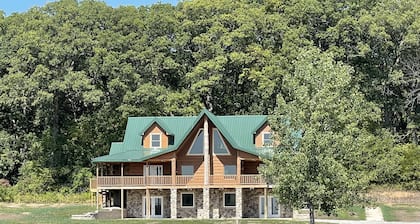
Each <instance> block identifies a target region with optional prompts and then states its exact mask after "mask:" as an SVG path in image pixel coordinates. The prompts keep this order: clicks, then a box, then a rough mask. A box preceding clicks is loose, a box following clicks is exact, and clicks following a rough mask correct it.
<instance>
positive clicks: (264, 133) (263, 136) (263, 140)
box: [261, 131, 273, 146]
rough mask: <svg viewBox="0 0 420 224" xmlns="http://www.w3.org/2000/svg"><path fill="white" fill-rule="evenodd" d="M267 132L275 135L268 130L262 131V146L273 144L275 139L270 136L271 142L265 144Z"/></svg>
mask: <svg viewBox="0 0 420 224" xmlns="http://www.w3.org/2000/svg"><path fill="white" fill-rule="evenodd" d="M266 134H268V135H270V136H271V137H272V135H273V133H271V132H268V131H265V132H262V133H261V140H262V146H273V139H272V138H269V140H270V144H265V140H266V138H265V135H266Z"/></svg>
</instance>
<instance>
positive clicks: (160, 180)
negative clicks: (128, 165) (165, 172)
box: [147, 176, 172, 186]
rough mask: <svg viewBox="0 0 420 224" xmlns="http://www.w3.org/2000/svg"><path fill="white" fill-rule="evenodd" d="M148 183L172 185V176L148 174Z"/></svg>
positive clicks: (152, 184)
mask: <svg viewBox="0 0 420 224" xmlns="http://www.w3.org/2000/svg"><path fill="white" fill-rule="evenodd" d="M147 185H151V186H165V185H172V176H148V177H147Z"/></svg>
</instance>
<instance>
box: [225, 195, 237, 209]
mask: <svg viewBox="0 0 420 224" xmlns="http://www.w3.org/2000/svg"><path fill="white" fill-rule="evenodd" d="M235 205H236V194H235V192H226V193H224V194H223V206H225V207H235Z"/></svg>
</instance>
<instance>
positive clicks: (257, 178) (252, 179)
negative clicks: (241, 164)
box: [241, 174, 266, 184]
mask: <svg viewBox="0 0 420 224" xmlns="http://www.w3.org/2000/svg"><path fill="white" fill-rule="evenodd" d="M265 183H266V182H265V180H264V178H263V177H262V176H261V175H258V174H243V175H241V184H265Z"/></svg>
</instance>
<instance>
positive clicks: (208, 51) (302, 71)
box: [0, 0, 420, 191]
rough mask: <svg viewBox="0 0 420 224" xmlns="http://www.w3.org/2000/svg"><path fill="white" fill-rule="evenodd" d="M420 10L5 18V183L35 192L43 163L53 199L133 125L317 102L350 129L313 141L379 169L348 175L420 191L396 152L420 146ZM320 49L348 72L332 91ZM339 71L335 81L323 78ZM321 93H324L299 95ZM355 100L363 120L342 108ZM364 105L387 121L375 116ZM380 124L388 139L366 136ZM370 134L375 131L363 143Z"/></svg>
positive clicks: (88, 12) (314, 5) (124, 11)
mask: <svg viewBox="0 0 420 224" xmlns="http://www.w3.org/2000/svg"><path fill="white" fill-rule="evenodd" d="M418 11H420V8H419V4H418V2H417V1H415V0H402V1H391V0H386V1H366V0H364V1H358V2H352V1H344V2H342V1H332V0H327V1H318V0H303V1H302V0H299V1H297V0H291V1H275V0H263V1H245V0H240V1H228V0H215V1H205V0H193V1H182V2H180V3H179V4H178V5H177V6H172V5H169V4H156V5H152V6H145V7H138V8H136V7H130V6H124V7H119V8H112V7H110V6H107V5H106V4H105V3H104V2H101V1H96V0H92V1H91V0H86V1H75V0H61V1H56V2H51V3H48V4H46V5H45V6H43V7H36V8H32V9H30V10H29V11H27V12H24V13H17V14H13V15H10V16H0V41H1V43H2V47H1V49H0V130H1V132H0V178H1V177H4V178H7V179H8V180H10V181H11V183H12V184H15V183H17V182H18V181H22V180H23V182H25V181H26V180H25V178H28V174H27V175H26V177H25V175H21V176H20V177H19V175H20V174H19V168H20V167H21V166H22V165H23V164H27V163H28V162H32V163H33V164H36V166H35V165H34V166H35V167H37V168H36V169H45V170H41V172H40V173H41V174H40V175H42V176H43V178H46V179H49V177H50V178H52V179H53V180H54V181H50V180H49V181H41V182H43V183H45V184H47V185H48V186H46V188H47V189H50V188H58V187H60V186H73V184H74V183H77V184H76V185H75V186H74V190H76V189H78V188H80V189H81V188H83V185H84V184H82V183H81V182H83V181H81V179H83V178H85V177H81V176H80V177H79V176H77V175H75V174H74V170H79V169H80V167H86V168H91V163H90V159H91V158H93V157H96V156H99V155H103V154H106V153H107V152H108V150H109V146H110V142H112V141H120V140H121V136H123V135H122V134H121V133H122V132H123V129H124V126H125V122H126V119H127V116H143V115H146V116H150V115H193V114H196V113H197V112H198V111H200V109H201V108H202V107H207V108H208V109H210V110H212V112H214V113H215V114H218V115H224V114H268V113H271V112H273V111H274V109H275V108H281V107H282V105H283V104H284V102H289V101H291V100H293V99H294V98H295V97H296V96H298V95H301V96H302V97H312V99H313V103H312V104H311V105H308V107H306V108H299V109H295V111H293V113H296V114H300V113H302V112H301V111H302V110H305V111H312V110H313V109H314V108H315V109H319V108H321V107H322V108H324V109H325V111H324V112H322V111H320V110H318V111H315V112H316V113H314V114H313V118H314V123H315V122H318V123H319V124H320V126H319V127H318V129H319V128H321V127H323V128H324V129H325V130H329V131H331V132H334V131H337V129H340V130H341V129H343V131H342V136H340V135H338V136H335V137H331V136H330V137H328V135H322V136H319V135H320V134H317V133H319V132H317V133H314V134H313V136H312V137H313V139H318V138H322V139H326V140H325V142H322V144H324V145H327V144H330V143H331V144H334V147H337V148H340V147H343V146H344V145H341V146H340V145H338V143H335V142H336V139H340V138H341V137H343V136H345V135H347V134H348V135H350V134H353V133H354V134H355V137H356V138H357V141H356V145H354V146H353V147H351V148H350V149H351V150H350V151H349V154H350V155H349V156H348V157H349V158H353V157H356V156H355V155H357V156H359V157H360V158H370V160H369V161H365V163H364V164H361V163H359V162H357V161H356V162H354V161H352V160H349V161H347V158H346V156H344V155H340V156H342V157H343V158H344V160H345V161H346V166H347V165H348V166H350V165H349V164H352V163H353V162H354V164H353V165H352V169H355V170H358V171H359V172H362V173H363V176H366V177H367V179H369V180H370V181H371V182H373V183H377V184H382V183H397V182H400V181H401V179H400V178H405V179H407V178H408V179H410V178H411V179H413V178H414V176H413V175H412V174H407V175H408V176H410V175H411V176H410V177H407V176H406V175H404V177H402V176H399V175H398V173H396V172H397V171H398V170H399V167H400V168H401V166H400V164H399V162H398V161H400V160H399V159H398V158H400V157H401V156H402V154H401V153H398V152H396V151H395V150H392V148H393V147H394V144H395V142H394V140H393V136H396V137H397V139H396V141H397V142H396V143H398V144H399V143H401V144H405V143H408V142H411V143H413V144H414V145H417V144H418V136H419V131H420V129H419V114H420V113H419V110H420V108H419V104H418V102H419V101H418V92H419V86H418V83H419V75H418V74H419V68H420V64H419V63H418V62H419V55H420V53H419V49H420V48H419V46H420V35H419V33H420V17H419V14H418ZM311 48H317V49H318V50H319V51H317V53H313V52H312V50H310V52H312V53H310V54H318V53H319V54H323V53H327V54H328V56H326V57H328V58H333V60H334V61H335V62H337V63H336V64H334V63H332V62H331V63H330V65H328V66H326V67H325V66H324V67H322V68H321V67H320V68H319V69H318V70H316V71H317V72H318V73H319V75H318V76H314V77H317V79H319V82H315V81H316V80H314V79H311V78H310V76H311V75H312V73H311V72H308V71H311V69H312V66H311V65H310V63H309V62H307V61H306V62H305V60H303V59H302V58H301V57H302V51H306V50H307V49H311ZM323 55H324V54H323ZM324 56H325V55H324ZM324 56H323V57H324ZM307 60H309V59H307ZM309 61H310V60H309ZM321 61H322V60H321ZM324 62H325V60H324ZM297 63H306V64H303V65H301V66H297ZM315 67H316V66H315ZM331 67H336V68H337V70H335V71H333V70H332V69H331ZM315 69H316V68H315ZM323 69H325V70H323ZM326 71H328V72H332V75H331V76H328V77H323V76H320V74H324V73H325V72H326ZM341 73H346V74H348V75H347V76H345V77H342V76H340V74H341ZM295 75H296V76H301V77H300V79H294V81H293V79H292V77H294V76H295ZM335 76H337V77H341V78H340V79H341V80H340V81H336V80H337V79H338V78H337V77H335ZM308 77H309V78H308ZM321 80H322V81H321ZM333 81H334V82H335V81H336V83H332V84H331V85H328V86H324V83H331V82H333ZM294 82H296V83H294ZM308 82H311V83H313V84H312V86H313V87H312V88H313V89H308V90H306V89H304V88H301V87H299V86H300V85H301V84H302V85H303V86H305V85H306V84H307V83H308ZM336 84H337V85H336ZM293 86H298V87H299V88H296V89H294V87H293ZM348 86H350V87H351V88H347V87H348ZM320 87H325V88H323V89H322V91H319V95H317V96H311V95H310V94H309V93H311V92H313V91H315V90H317V89H319V88H320ZM308 94H309V95H308ZM343 94H344V95H348V96H349V97H348V99H347V100H349V101H350V102H351V103H349V105H354V108H350V106H349V105H344V103H341V104H335V102H334V101H335V100H337V99H338V98H337V97H335V96H340V95H343ZM327 95H330V96H331V97H329V98H327V97H326V96H327ZM277 96H280V98H279V101H276V100H277ZM362 98H363V100H367V101H368V102H369V103H371V104H375V105H376V106H377V107H378V108H379V109H380V113H379V111H378V108H376V107H374V108H375V109H374V111H373V112H372V113H371V111H365V110H363V109H362V108H363V105H358V104H357V102H359V101H360V100H361V99H362ZM318 99H327V100H326V101H325V102H322V101H321V100H318ZM315 106H317V107H315ZM347 111H353V113H356V114H357V113H358V114H360V115H362V116H360V118H361V120H360V121H359V122H350V123H346V120H348V118H349V117H352V116H353V115H354V114H349V113H347ZM372 116H373V117H372ZM379 118H380V120H381V125H380V126H375V125H376V124H375V125H372V126H370V125H371V124H369V122H367V123H365V122H366V121H369V120H371V119H374V120H377V119H379ZM290 122H291V123H293V122H296V120H294V121H290ZM323 122H325V123H326V124H327V123H328V124H329V126H325V125H324V126H322V125H323ZM296 125H298V124H296ZM360 125H362V126H363V128H364V129H365V130H366V132H362V133H357V131H358V130H359V129H358V128H359V127H358V126H360ZM353 126H355V127H356V128H353ZM367 126H368V127H367ZM380 127H384V128H385V129H386V130H380ZM333 129H334V130H333ZM388 132H391V133H392V134H393V135H392V136H391V135H390V134H389V133H388ZM371 133H375V134H373V135H372V134H371ZM309 134H311V133H306V135H309ZM362 135H363V136H364V137H365V138H364V139H363V140H362V137H361V136H362ZM359 136H360V137H359ZM377 138H379V139H381V140H380V141H377ZM295 140H296V139H295ZM295 140H291V142H289V143H288V144H289V145H290V146H293V145H294V144H295V143H296V142H294V141H295ZM344 140H345V141H348V142H350V141H352V140H353V139H352V138H350V139H344ZM286 141H288V140H286ZM285 144H286V142H285ZM320 144H321V143H320ZM346 144H347V143H346ZM355 148H359V149H360V151H359V152H356V150H355ZM374 155H378V156H377V158H376V157H374ZM386 165H388V166H386ZM326 166H328V165H326ZM337 168H338V169H340V168H339V167H337ZM83 173H85V171H83ZM86 173H87V171H86ZM80 175H82V174H80ZM29 176H31V175H29ZM82 176H83V175H82ZM19 178H20V179H21V180H19ZM74 178H76V179H77V180H74ZM78 178H79V179H78ZM343 178H345V177H343ZM405 179H404V182H405ZM408 179H407V183H408V182H410V183H411V181H408ZM343 180H344V179H343ZM25 183H26V182H25ZM36 188H37V187H34V189H36ZM76 191H77V190H76Z"/></svg>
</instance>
